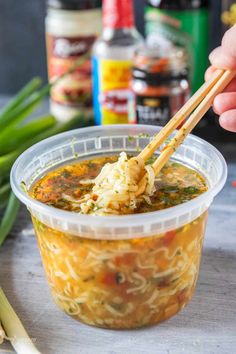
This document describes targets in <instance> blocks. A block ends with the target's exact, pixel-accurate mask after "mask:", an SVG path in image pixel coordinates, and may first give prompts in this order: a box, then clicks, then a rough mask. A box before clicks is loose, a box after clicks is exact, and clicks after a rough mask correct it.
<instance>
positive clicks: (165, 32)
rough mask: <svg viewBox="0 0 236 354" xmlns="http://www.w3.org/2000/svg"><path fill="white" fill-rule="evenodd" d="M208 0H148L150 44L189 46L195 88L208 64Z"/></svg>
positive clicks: (190, 67) (146, 21)
mask: <svg viewBox="0 0 236 354" xmlns="http://www.w3.org/2000/svg"><path fill="white" fill-rule="evenodd" d="M208 15H209V1H208V0H148V1H147V6H146V8H145V23H146V25H145V32H146V36H147V43H148V44H149V45H150V46H161V47H162V48H164V50H168V49H169V47H170V46H171V45H176V46H180V47H183V48H185V49H186V51H187V53H188V56H189V73H190V81H191V87H192V92H193V93H194V92H195V91H196V90H197V89H198V88H199V87H200V86H201V85H202V83H203V82H204V72H205V70H206V68H207V66H208V64H209V63H208V39H209V36H208V33H209V22H208Z"/></svg>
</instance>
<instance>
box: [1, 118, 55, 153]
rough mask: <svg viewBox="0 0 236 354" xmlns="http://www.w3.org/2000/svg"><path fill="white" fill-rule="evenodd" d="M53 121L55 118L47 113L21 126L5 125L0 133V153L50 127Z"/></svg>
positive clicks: (15, 146)
mask: <svg viewBox="0 0 236 354" xmlns="http://www.w3.org/2000/svg"><path fill="white" fill-rule="evenodd" d="M55 123H56V119H55V118H54V117H53V116H51V115H47V116H44V117H39V118H37V119H35V120H33V121H30V122H29V123H27V124H25V125H23V126H11V127H7V128H6V129H4V130H3V131H2V132H1V133H0V141H1V145H0V155H4V154H7V153H8V152H11V151H13V150H14V149H17V148H18V147H19V146H20V145H21V144H23V143H25V141H26V140H28V139H30V138H32V136H34V135H37V134H39V133H41V132H43V131H44V130H46V129H49V128H51V127H52V126H53V125H55Z"/></svg>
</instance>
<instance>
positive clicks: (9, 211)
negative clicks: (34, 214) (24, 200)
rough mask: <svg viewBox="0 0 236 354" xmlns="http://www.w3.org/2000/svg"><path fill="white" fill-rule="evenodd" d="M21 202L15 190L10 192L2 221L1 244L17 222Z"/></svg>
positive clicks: (0, 230) (0, 227) (0, 228)
mask: <svg viewBox="0 0 236 354" xmlns="http://www.w3.org/2000/svg"><path fill="white" fill-rule="evenodd" d="M19 206H20V202H19V200H18V199H17V198H16V196H15V194H14V193H13V192H11V193H10V196H9V199H8V203H7V206H6V209H5V211H4V214H3V217H2V220H1V223H0V246H1V245H2V244H3V242H4V240H5V238H6V237H7V235H8V233H9V232H10V231H11V228H12V226H13V224H14V222H15V219H16V216H17V213H18V210H19Z"/></svg>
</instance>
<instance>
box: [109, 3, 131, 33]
mask: <svg viewBox="0 0 236 354" xmlns="http://www.w3.org/2000/svg"><path fill="white" fill-rule="evenodd" d="M102 11H103V27H104V28H106V27H109V28H130V27H133V26H134V15H133V1H132V0H103V7H102Z"/></svg>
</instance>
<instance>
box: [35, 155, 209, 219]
mask: <svg viewBox="0 0 236 354" xmlns="http://www.w3.org/2000/svg"><path fill="white" fill-rule="evenodd" d="M116 160H117V156H112V157H100V158H96V159H93V160H85V161H82V162H80V163H75V164H72V165H67V166H63V167H60V168H58V169H57V170H55V171H52V172H50V173H48V174H47V175H46V176H44V177H43V178H41V179H40V180H39V181H38V182H37V183H36V185H35V186H34V188H33V190H32V192H31V193H32V196H33V197H34V198H35V199H37V200H39V201H41V202H43V203H45V204H48V205H51V206H54V207H56V208H59V209H63V210H69V211H75V212H81V209H80V203H79V200H81V199H82V198H83V196H85V195H86V194H87V193H89V192H90V191H91V188H92V183H88V182H89V181H91V182H92V180H93V179H94V178H95V177H96V176H97V175H98V174H99V172H100V171H101V168H102V166H104V165H105V164H106V163H109V162H110V163H112V162H114V161H116ZM155 187H156V192H155V193H154V194H153V195H152V196H151V197H150V199H149V198H148V199H146V200H144V201H142V203H141V204H139V205H138V206H137V208H136V210H135V213H144V212H150V211H155V210H161V209H165V208H169V207H171V206H174V205H178V204H181V203H185V202H187V201H189V200H191V199H193V198H195V197H197V196H198V195H200V194H202V193H203V192H204V191H206V190H207V184H206V182H205V180H204V178H203V177H202V176H201V175H200V174H199V173H198V172H196V171H195V170H192V169H190V168H188V167H186V166H184V165H182V164H179V163H176V162H169V163H168V164H167V165H166V166H165V167H164V168H163V169H162V171H161V173H160V174H159V175H158V177H157V178H156V181H155ZM117 193H118V191H117ZM92 211H93V209H91V212H92Z"/></svg>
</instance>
